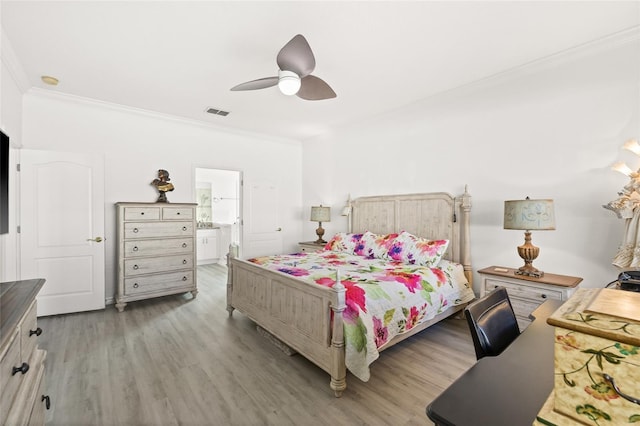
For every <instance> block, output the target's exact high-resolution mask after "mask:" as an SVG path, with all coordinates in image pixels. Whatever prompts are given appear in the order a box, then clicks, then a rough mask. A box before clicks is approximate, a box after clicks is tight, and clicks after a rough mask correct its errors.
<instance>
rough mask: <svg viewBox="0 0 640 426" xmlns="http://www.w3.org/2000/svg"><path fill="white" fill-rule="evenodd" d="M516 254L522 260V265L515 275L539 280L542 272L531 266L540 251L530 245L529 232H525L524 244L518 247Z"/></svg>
mask: <svg viewBox="0 0 640 426" xmlns="http://www.w3.org/2000/svg"><path fill="white" fill-rule="evenodd" d="M518 254H519V255H520V257H521V258H522V260H524V265H523V266H521V267H520V268H519V269H517V270H516V271H515V273H516V275H525V276H528V277H536V278H540V277H542V276H543V275H544V272H542V271H540V270H539V269H538V268H536V267H534V266H533V261H534V260H535V259H536V258H537V257H538V254H540V249H539V248H538V247H536V246H534V245H533V244H531V232H530V231H525V233H524V244H523V245H521V246H518Z"/></svg>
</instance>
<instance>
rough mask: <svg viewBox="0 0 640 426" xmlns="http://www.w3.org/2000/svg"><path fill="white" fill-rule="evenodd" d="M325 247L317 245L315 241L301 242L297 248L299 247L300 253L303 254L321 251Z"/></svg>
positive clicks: (323, 244) (322, 244)
mask: <svg viewBox="0 0 640 426" xmlns="http://www.w3.org/2000/svg"><path fill="white" fill-rule="evenodd" d="M326 245H327V244H326V243H320V244H318V243H316V242H315V241H303V242H300V243H298V246H300V251H303V252H310V251H317V250H322V249H323V248H324V246H326Z"/></svg>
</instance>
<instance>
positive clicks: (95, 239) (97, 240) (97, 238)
mask: <svg viewBox="0 0 640 426" xmlns="http://www.w3.org/2000/svg"><path fill="white" fill-rule="evenodd" d="M87 241H95V242H96V243H101V242H102V237H95V238H87Z"/></svg>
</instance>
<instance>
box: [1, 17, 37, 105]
mask: <svg viewBox="0 0 640 426" xmlns="http://www.w3.org/2000/svg"><path fill="white" fill-rule="evenodd" d="M0 33H1V34H0V58H1V59H2V63H3V64H4V66H5V67H6V68H7V70H8V71H9V75H10V76H11V78H12V79H13V81H14V82H15V83H16V86H18V89H19V90H20V92H21V93H26V92H27V90H29V88H30V87H31V84H29V79H28V78H27V74H26V73H25V72H24V69H23V68H22V64H20V61H19V60H18V57H17V56H16V53H15V51H14V50H13V46H12V45H11V42H10V41H9V38H8V37H7V35H6V34H5V32H4V30H2V29H1V28H0Z"/></svg>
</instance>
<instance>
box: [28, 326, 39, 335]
mask: <svg viewBox="0 0 640 426" xmlns="http://www.w3.org/2000/svg"><path fill="white" fill-rule="evenodd" d="M34 334H35V335H36V336H39V335H41V334H42V329H41V328H40V327H38V328H36V329H35V330H29V337H31V336H33V335H34Z"/></svg>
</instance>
